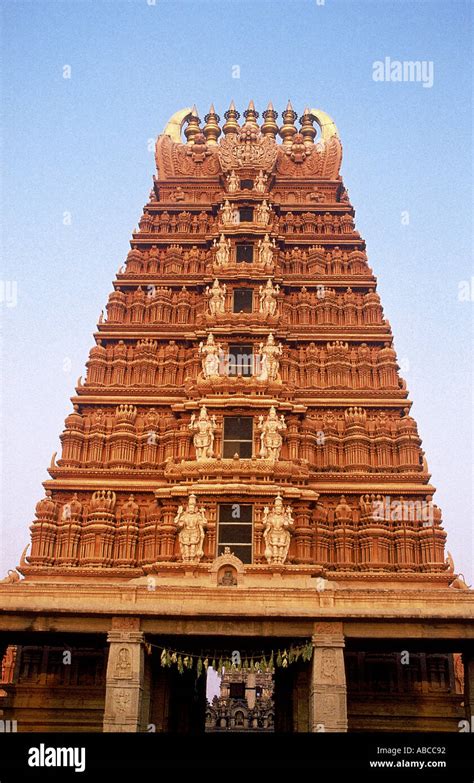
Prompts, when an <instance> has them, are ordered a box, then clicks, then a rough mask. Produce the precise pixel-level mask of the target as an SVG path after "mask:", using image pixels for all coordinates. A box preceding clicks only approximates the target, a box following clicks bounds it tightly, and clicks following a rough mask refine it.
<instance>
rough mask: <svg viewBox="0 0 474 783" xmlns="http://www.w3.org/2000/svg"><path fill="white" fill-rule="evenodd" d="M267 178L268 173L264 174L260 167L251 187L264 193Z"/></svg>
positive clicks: (257, 191)
mask: <svg viewBox="0 0 474 783" xmlns="http://www.w3.org/2000/svg"><path fill="white" fill-rule="evenodd" d="M267 179H268V174H264V173H263V171H262V170H261V169H260V171H259V172H258V174H257V176H256V178H255V182H254V183H253V189H254V190H255V192H256V193H265V190H266V187H267Z"/></svg>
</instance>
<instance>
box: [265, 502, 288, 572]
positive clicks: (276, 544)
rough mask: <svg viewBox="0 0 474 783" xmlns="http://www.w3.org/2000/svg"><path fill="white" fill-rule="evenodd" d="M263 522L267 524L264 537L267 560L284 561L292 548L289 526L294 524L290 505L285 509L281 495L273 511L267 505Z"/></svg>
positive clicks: (273, 561)
mask: <svg viewBox="0 0 474 783" xmlns="http://www.w3.org/2000/svg"><path fill="white" fill-rule="evenodd" d="M262 522H263V524H264V526H265V529H264V531H263V538H264V541H265V557H266V559H267V562H268V563H284V562H285V560H286V558H287V556H288V550H289V548H290V541H291V535H290V530H289V528H290V527H292V526H293V517H292V513H291V508H290V506H287V507H286V509H285V507H284V505H283V500H282V498H281V496H280V495H277V497H276V498H275V502H274V504H273V509H272V510H271V511H270V509H269V507H268V506H265V508H264V510H263V518H262Z"/></svg>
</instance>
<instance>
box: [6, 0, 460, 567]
mask: <svg viewBox="0 0 474 783" xmlns="http://www.w3.org/2000/svg"><path fill="white" fill-rule="evenodd" d="M149 3H152V0H148V2H147V0H127V1H126V2H121V0H113V2H108V1H104V0H103V1H101V0H72V1H69V0H65V1H64V2H62V1H61V0H56V1H55V2H45V1H44V0H41V1H39V0H35V1H34V2H23V1H22V0H6V2H5V1H4V3H3V9H2V41H1V44H2V46H1V49H2V53H3V54H2V95H3V112H2V120H1V131H2V138H3V145H2V170H3V176H2V189H3V206H2V213H1V217H2V220H1V223H2V249H3V258H4V263H3V272H2V281H3V283H2V288H1V292H2V297H1V298H2V299H3V300H4V301H3V302H2V304H0V307H1V308H2V322H3V327H2V335H3V373H2V380H3V421H2V435H1V445H2V448H3V482H4V490H3V493H2V495H3V524H2V527H1V533H2V546H1V549H2V567H3V571H2V573H3V572H5V571H6V569H7V568H12V567H14V566H15V565H16V564H17V563H18V559H19V555H20V552H21V550H22V549H23V547H24V546H25V545H26V543H27V542H28V537H29V533H28V526H29V524H31V521H32V520H33V516H34V513H33V512H34V505H35V503H36V502H37V500H38V499H39V498H40V497H41V496H42V487H41V482H42V481H43V480H44V479H46V478H47V473H46V468H47V465H48V464H49V461H50V458H51V454H52V452H53V451H60V448H59V439H58V436H59V433H60V432H61V430H62V428H63V422H64V418H65V416H66V415H67V414H68V413H69V412H70V410H71V406H70V403H69V397H70V396H71V394H73V392H74V385H75V383H76V379H77V377H78V376H79V375H84V374H85V373H84V363H85V361H86V359H87V356H88V352H89V349H90V347H91V345H92V337H91V335H92V332H93V331H94V329H95V324H96V322H97V319H98V316H99V313H100V311H101V309H102V308H103V307H104V305H105V302H106V300H107V295H108V293H109V291H110V290H111V280H112V278H113V277H114V275H115V272H116V270H117V269H118V267H119V266H120V265H121V264H122V263H123V261H124V259H125V256H126V254H127V250H128V248H129V239H130V234H131V231H132V230H133V229H134V227H135V226H136V225H137V223H138V219H139V217H140V214H141V211H142V207H143V204H144V203H145V201H146V200H147V196H148V192H149V189H150V185H151V179H152V175H153V173H154V159H153V153H152V152H151V151H150V148H151V146H150V143H149V140H150V139H153V138H154V137H156V135H157V134H158V133H160V132H161V131H162V129H163V127H164V125H165V124H166V121H167V120H168V118H169V117H170V116H171V115H172V114H173V113H174V112H175V111H176V110H177V109H179V108H182V107H184V106H188V105H192V104H193V103H196V105H197V107H198V109H199V113H200V116H201V117H203V116H204V114H205V113H206V112H207V110H208V108H209V105H210V103H211V102H214V104H215V107H216V110H217V111H218V113H219V114H220V115H221V117H222V116H223V113H224V111H225V110H226V109H227V108H228V105H229V103H230V100H231V99H232V98H233V99H234V100H235V102H236V105H237V108H238V109H239V110H240V111H243V110H244V109H245V108H246V107H247V104H248V101H249V100H250V99H251V98H252V99H253V100H254V101H255V104H256V108H257V110H258V111H260V112H262V111H263V110H264V109H265V107H266V105H267V103H268V101H270V100H271V101H272V102H273V104H274V106H275V108H276V109H277V110H278V111H279V112H281V111H282V110H283V109H284V107H285V105H286V102H287V100H288V98H291V100H292V103H293V106H294V108H295V110H296V111H297V112H298V113H299V114H301V113H302V111H303V109H304V107H305V106H306V105H310V106H311V107H316V108H317V107H319V108H321V109H323V110H324V111H326V112H328V113H329V114H330V115H331V116H332V117H333V119H334V120H335V122H336V124H337V126H338V128H339V133H340V136H341V139H342V142H343V146H344V161H343V167H342V174H343V177H344V180H345V184H346V186H347V188H348V190H349V194H350V198H351V201H352V203H353V204H354V206H355V209H356V222H357V228H358V229H359V231H360V232H361V234H362V235H363V236H364V238H365V239H366V241H367V248H368V254H369V262H370V264H371V266H372V268H373V269H374V272H375V274H376V275H377V276H378V279H379V293H380V295H381V297H382V302H383V305H384V309H385V314H386V317H387V318H388V319H389V320H390V322H391V324H392V328H393V330H394V334H395V346H396V349H397V352H398V356H399V359H400V362H401V364H402V368H403V375H404V377H405V378H406V381H407V384H408V388H409V391H410V398H411V399H413V400H414V406H413V409H412V414H413V415H414V416H415V418H416V419H417V421H418V425H419V431H420V435H421V437H422V438H423V444H424V448H425V450H426V454H427V458H428V464H429V467H430V470H431V472H432V481H433V483H434V484H435V485H436V486H437V487H438V492H437V495H436V498H437V502H438V505H440V506H441V507H442V509H443V511H444V524H445V527H446V529H447V531H448V536H449V538H448V549H450V550H451V552H452V553H453V556H454V559H455V563H456V567H457V568H458V569H460V570H461V571H463V572H464V573H465V574H466V576H467V577H468V578H469V579H470V580H471V581H473V580H474V576H473V573H472V562H473V537H472V529H471V528H472V478H471V470H472V468H471V465H472V452H471V449H472V427H471V423H472V422H471V405H472V378H471V346H472V343H471V334H472V332H471V330H472V310H473V300H474V291H473V286H472V285H471V287H470V289H469V296H470V300H469V301H460V300H459V297H458V290H459V286H460V284H461V285H462V281H470V280H471V275H472V274H473V272H472V267H471V242H470V233H469V225H470V213H469V207H468V204H469V201H470V197H471V188H472V170H471V164H470V157H469V153H470V141H471V111H472V103H471V84H470V79H471V76H470V74H471V68H472V58H471V50H470V45H471V44H470V36H469V31H470V27H471V24H470V17H469V15H470V8H471V6H470V3H468V2H456V0H449V2H436V0H432V1H429V0H428V1H427V2H404V0H397V2H390V1H389V0H387V1H385V0H373V2H368V1H367V2H363V1H362V2H357V1H356V0H354V1H352V0H351V1H350V2H343V1H341V0H325V2H324V4H322V5H321V4H318V2H317V0H286V2H280V0H268V1H267V0H251V2H247V0H205V1H203V2H200V1H199V0H156V3H155V4H149ZM385 57H390V58H391V60H400V61H403V60H411V61H414V60H416V61H426V62H430V63H432V64H433V73H434V83H433V86H432V87H431V88H424V87H423V85H422V84H421V83H419V82H418V83H416V82H414V83H407V82H401V83H395V82H375V81H374V80H373V78H372V72H373V63H374V62H375V61H377V60H383V59H384V58H385ZM235 65H238V66H239V67H240V78H238V79H237V78H233V76H232V74H233V73H235V68H233V66H235ZM65 66H69V67H70V69H71V70H70V73H71V78H69V79H65V78H63V73H64V67H65ZM65 213H69V215H70V220H69V219H68V217H67V216H66V220H65ZM404 213H408V220H409V222H408V224H406V215H405V218H404V219H403V214H404ZM65 223H66V224H65ZM12 284H15V285H16V302H14V299H15V295H14V293H13V291H14V289H13V288H12ZM5 300H8V301H5Z"/></svg>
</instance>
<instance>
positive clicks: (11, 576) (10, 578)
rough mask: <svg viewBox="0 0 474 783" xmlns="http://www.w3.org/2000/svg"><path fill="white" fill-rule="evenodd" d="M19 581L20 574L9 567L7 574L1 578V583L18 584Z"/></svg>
mask: <svg viewBox="0 0 474 783" xmlns="http://www.w3.org/2000/svg"><path fill="white" fill-rule="evenodd" d="M19 581H20V575H19V574H18V572H17V571H15V570H14V569H13V568H9V569H8V574H7V576H4V577H3V579H0V583H1V584H7V585H14V584H16V582H19Z"/></svg>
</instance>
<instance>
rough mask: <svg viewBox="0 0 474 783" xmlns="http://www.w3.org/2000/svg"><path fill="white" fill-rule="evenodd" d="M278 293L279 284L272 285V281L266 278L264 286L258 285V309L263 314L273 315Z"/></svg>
mask: <svg viewBox="0 0 474 783" xmlns="http://www.w3.org/2000/svg"><path fill="white" fill-rule="evenodd" d="M279 293H280V286H279V285H278V284H277V285H276V286H274V285H273V283H272V281H271V280H270V279H268V281H267V284H266V286H265V287H264V286H262V285H261V286H260V288H259V302H260V306H259V311H260V312H261V313H262V314H263V315H275V313H276V309H277V297H278V294H279Z"/></svg>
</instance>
